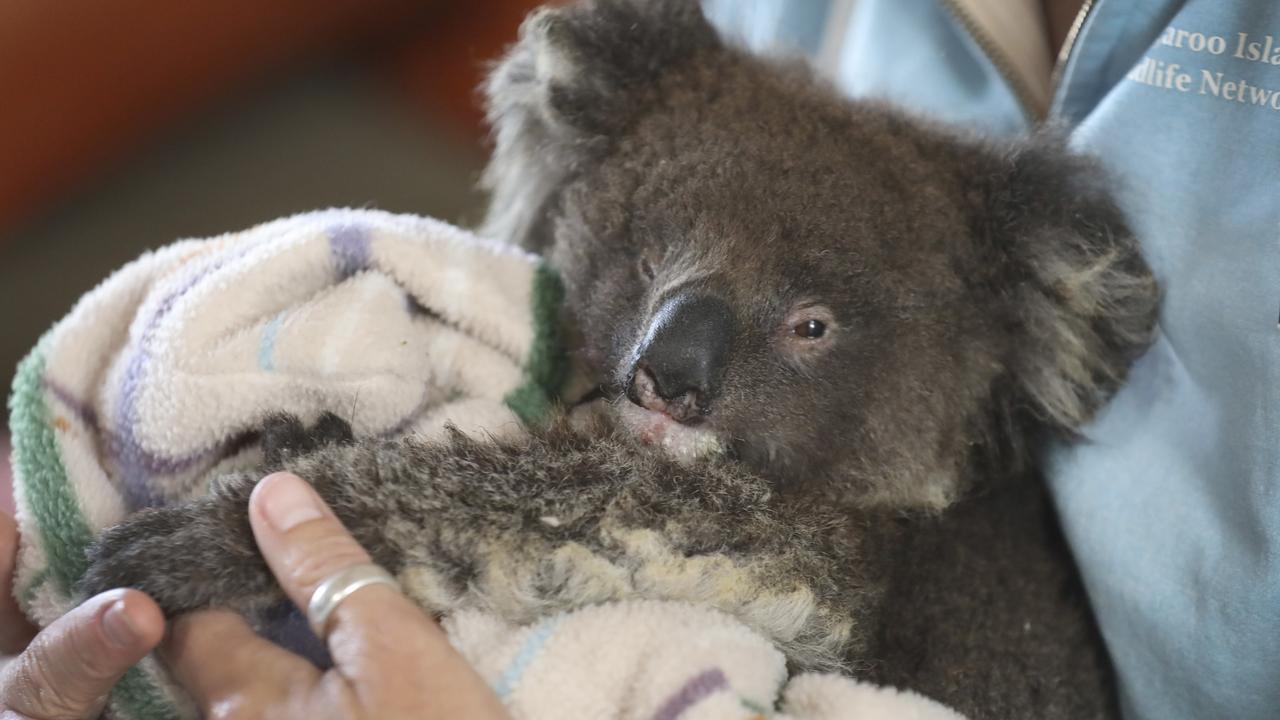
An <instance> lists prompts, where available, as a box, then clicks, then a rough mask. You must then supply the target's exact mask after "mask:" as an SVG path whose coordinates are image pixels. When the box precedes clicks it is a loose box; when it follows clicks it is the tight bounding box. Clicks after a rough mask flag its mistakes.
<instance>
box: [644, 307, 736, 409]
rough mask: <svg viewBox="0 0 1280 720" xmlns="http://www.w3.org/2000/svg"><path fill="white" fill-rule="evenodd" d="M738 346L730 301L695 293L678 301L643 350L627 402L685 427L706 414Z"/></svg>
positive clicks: (658, 318)
mask: <svg viewBox="0 0 1280 720" xmlns="http://www.w3.org/2000/svg"><path fill="white" fill-rule="evenodd" d="M732 340H733V313H732V312H731V311H730V309H729V305H728V304H727V303H725V301H723V300H721V299H719V298H716V297H712V296H709V295H697V294H692V293H681V294H679V295H676V296H674V297H672V298H671V299H670V300H668V301H667V302H666V303H665V304H664V305H663V306H662V308H660V309H659V310H658V312H657V314H656V315H655V316H654V319H653V323H652V324H651V325H650V326H649V331H648V333H646V335H645V338H644V340H643V341H642V342H641V343H640V347H639V348H638V349H637V352H636V360H635V363H634V365H632V367H631V377H630V378H629V380H628V383H627V397H628V398H630V400H631V402H633V403H635V404H637V405H640V406H641V407H646V408H648V409H650V410H656V411H658V412H665V413H667V414H668V415H671V416H672V417H673V418H675V419H676V420H679V421H681V422H686V421H689V420H692V419H694V418H695V417H698V416H699V415H702V414H705V413H706V412H707V408H708V406H709V403H710V401H711V399H712V398H713V397H715V394H716V391H717V390H718V389H719V383H720V376H721V374H722V373H723V371H724V366H725V362H726V360H727V359H728V357H729V347H730V345H731V343H732Z"/></svg>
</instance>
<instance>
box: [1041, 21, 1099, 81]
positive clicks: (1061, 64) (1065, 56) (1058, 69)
mask: <svg viewBox="0 0 1280 720" xmlns="http://www.w3.org/2000/svg"><path fill="white" fill-rule="evenodd" d="M1096 4H1097V2H1096V1H1095V0H1084V4H1083V5H1081V6H1080V12H1078V13H1076V19H1075V20H1073V21H1072V23H1071V29H1070V30H1067V39H1066V40H1065V41H1064V42H1063V43H1062V49H1060V50H1059V51H1058V59H1057V60H1056V61H1055V62H1054V63H1053V74H1052V75H1050V76H1049V105H1050V106H1052V105H1053V98H1054V96H1056V95H1057V94H1058V86H1059V85H1061V84H1062V74H1063V73H1064V72H1065V71H1066V69H1067V61H1068V60H1070V59H1071V52H1072V51H1073V50H1075V49H1076V39H1077V38H1078V37H1079V36H1080V28H1082V27H1084V21H1085V20H1088V19H1089V13H1090V12H1091V11H1092V10H1093V6H1094V5H1096Z"/></svg>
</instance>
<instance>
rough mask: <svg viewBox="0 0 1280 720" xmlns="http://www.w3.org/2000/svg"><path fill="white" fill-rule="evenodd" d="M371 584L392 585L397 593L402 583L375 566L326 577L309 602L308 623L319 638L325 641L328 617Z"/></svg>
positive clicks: (361, 565)
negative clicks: (353, 595)
mask: <svg viewBox="0 0 1280 720" xmlns="http://www.w3.org/2000/svg"><path fill="white" fill-rule="evenodd" d="M370 585H390V586H391V587H393V588H395V589H396V591H397V592H399V590H400V583H398V582H396V579H395V578H394V577H391V573H389V572H387V571H386V570H383V569H382V568H380V567H378V566H377V565H374V564H373V563H361V564H359V565H352V566H351V567H349V568H347V569H345V570H339V571H338V572H336V573H334V574H332V575H330V576H329V577H327V578H325V579H324V582H322V583H320V586H319V587H317V588H316V591H315V592H313V593H311V602H309V603H307V620H308V621H309V622H310V623H311V631H312V632H314V633H315V634H316V637H318V638H320V639H321V640H324V639H326V635H327V634H328V626H329V616H330V615H332V614H333V611H334V610H336V609H338V606H339V605H341V604H342V601H343V600H346V599H347V598H349V597H351V595H352V594H353V593H355V592H356V591H357V590H359V589H360V588H364V587H368V586H370Z"/></svg>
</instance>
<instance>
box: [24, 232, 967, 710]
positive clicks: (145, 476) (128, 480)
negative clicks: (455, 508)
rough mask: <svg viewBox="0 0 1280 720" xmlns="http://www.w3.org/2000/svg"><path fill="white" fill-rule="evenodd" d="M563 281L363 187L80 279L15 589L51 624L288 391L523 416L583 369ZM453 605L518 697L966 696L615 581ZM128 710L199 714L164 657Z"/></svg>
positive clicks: (791, 701) (333, 407)
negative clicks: (571, 336)
mask: <svg viewBox="0 0 1280 720" xmlns="http://www.w3.org/2000/svg"><path fill="white" fill-rule="evenodd" d="M561 297H562V292H561V288H560V285H559V280H558V278H557V276H556V275H555V273H554V272H552V271H550V270H548V269H547V268H546V267H545V266H544V265H542V264H541V263H540V261H539V259H538V258H537V257H535V256H531V255H528V254H525V253H522V252H520V251H518V250H514V249H512V248H510V247H507V246H504V245H499V244H495V243H489V242H485V241H483V240H480V239H477V238H475V237H473V236H471V235H469V234H467V233H466V232H464V231H461V230H459V229H457V228H454V227H451V226H449V225H446V224H444V223H441V222H438V221H435V220H430V219H424V218H417V217H410V216H396V215H389V214H386V213H381V212H375V211H367V210H330V211H323V212H316V213H309V214H303V215H298V216H294V217H291V218H286V219H283V220H279V221H275V222H271V223H267V224H264V225H260V226H257V227H254V228H251V229H249V230H247V231H244V232H241V233H232V234H228V235H224V236H220V237H217V238H212V239H209V240H203V241H195V240H191V241H183V242H179V243H177V244H174V245H172V246H169V247H166V248H164V249H162V250H160V251H157V252H154V253H151V254H148V255H145V256H143V257H142V258H140V259H139V260H137V261H135V262H134V263H132V264H130V265H128V266H126V267H125V268H123V269H122V270H120V271H119V272H117V273H116V274H114V275H113V276H112V277H111V278H109V279H108V280H107V281H105V282H104V283H103V284H102V285H101V286H99V287H98V288H96V289H95V290H93V291H92V292H90V293H89V294H88V295H86V296H85V297H84V298H83V299H82V300H81V301H80V303H79V304H77V306H76V307H75V309H73V310H72V312H71V314H70V315H68V316H67V317H66V318H65V319H64V320H62V321H61V322H59V323H58V324H57V325H55V326H54V328H53V329H52V330H50V331H49V333H48V334H47V335H46V336H45V337H44V338H43V339H42V340H41V341H40V343H39V345H38V346H37V347H36V349H35V350H34V351H33V352H32V353H31V354H30V355H29V356H28V358H27V359H26V360H25V361H24V362H23V363H22V365H21V366H20V368H19V371H18V374H17V377H16V378H15V381H14V392H13V395H12V397H11V400H10V411H11V416H10V424H11V429H12V434H13V438H12V440H13V465H14V478H15V483H16V502H17V511H18V522H19V526H20V528H21V531H22V545H21V547H20V548H19V558H18V561H19V565H18V570H17V574H16V579H15V594H16V595H17V597H18V600H19V602H20V603H21V605H22V607H23V608H24V610H25V611H26V612H27V613H28V615H30V616H31V617H32V619H33V620H35V621H36V622H38V623H39V624H41V625H47V624H48V623H50V622H52V621H53V620H55V619H56V618H58V617H59V616H61V615H62V614H63V613H64V612H66V611H67V610H68V609H70V607H71V605H72V604H73V603H74V601H75V597H74V587H75V584H76V582H77V580H78V579H79V577H80V576H81V575H82V573H83V572H84V570H85V565H86V560H85V555H84V551H85V548H86V547H87V546H88V544H89V543H90V542H92V539H93V538H94V537H95V536H96V535H97V534H98V533H99V532H101V530H102V529H104V528H106V527H108V526H110V525H113V524H115V523H117V522H119V521H120V520H122V519H123V518H124V517H126V516H127V515H128V514H129V513H131V512H134V511H136V510H139V509H142V508H145V507H153V506H160V505H168V504H172V503H176V502H182V501H184V500H188V499H191V498H193V497H197V496H199V495H201V494H202V493H204V492H205V491H206V485H207V482H208V481H209V480H210V479H211V478H212V477H215V476H217V475H218V474H219V473H222V472H227V471H233V470H241V469H250V468H253V467H255V466H256V465H258V464H259V462H260V461H261V450H260V448H259V447H258V442H257V439H258V438H257V433H256V431H257V429H258V428H260V427H261V425H262V420H263V418H264V417H265V416H266V415H268V414H270V413H275V412H280V411H284V412H288V413H292V414H294V415H297V416H298V417H300V418H301V419H303V421H304V422H308V421H311V420H314V418H316V417H317V416H318V415H319V414H321V413H322V412H325V411H332V412H336V413H337V414H339V415H340V416H342V417H343V418H345V419H348V420H349V421H350V422H351V424H352V427H353V430H354V431H355V432H356V434H357V435H360V436H377V435H398V434H403V433H417V434H420V435H425V436H432V435H436V434H439V433H441V432H442V431H443V429H444V427H445V425H446V423H452V424H454V425H456V426H457V427H459V428H460V429H462V430H463V431H464V432H475V431H483V432H485V433H489V434H492V435H503V434H506V433H520V432H523V429H524V427H525V424H526V423H531V422H536V421H538V420H539V419H540V418H542V417H543V416H544V415H545V414H546V413H547V412H548V411H549V410H550V408H551V406H552V404H553V402H554V401H555V399H556V397H557V394H558V393H559V392H560V390H561V389H562V387H564V384H565V382H566V375H567V368H566V363H565V361H564V354H563V352H562V349H561V347H560V345H559V335H558V332H557V322H558V316H559V304H560V301H561ZM294 620H295V621H296V618H294ZM285 624H286V625H287V624H288V623H287V621H286V622H285ZM447 628H448V630H449V631H450V636H451V639H452V640H453V642H454V643H455V645H457V646H458V647H459V649H460V650H461V651H462V652H463V653H464V654H465V655H466V656H467V657H468V658H470V659H471V660H472V661H473V662H474V663H475V664H476V665H477V667H478V668H480V670H481V672H482V673H483V674H484V675H485V677H486V678H488V679H489V680H490V682H491V683H493V685H494V687H495V689H496V690H497V691H498V692H499V694H500V695H502V696H503V698H504V700H505V701H506V702H507V703H508V707H510V708H511V710H512V713H513V715H514V716H515V717H517V718H557V719H559V718H577V717H583V718H606V717H617V718H630V717H636V718H640V717H644V718H650V717H652V718H677V717H680V718H721V717H724V718H748V717H751V716H752V715H753V714H757V715H761V716H773V712H774V711H773V709H772V708H773V707H774V706H775V704H776V703H777V702H778V700H779V698H782V709H781V712H783V713H786V715H785V717H797V718H800V717H804V718H835V717H849V718H872V719H874V718H881V717H895V718H898V717H920V718H954V717H957V716H956V715H954V713H951V712H950V711H948V710H946V709H944V708H941V707H940V706H937V705H935V704H933V703H931V702H929V701H927V700H924V699H922V698H920V697H918V696H914V695H900V694H897V693H895V692H894V691H889V690H880V689H876V688H871V687H868V686H865V685H860V684H857V683H855V682H853V681H852V680H849V679H844V678H838V677H835V676H803V677H801V678H797V679H795V680H793V681H791V682H790V683H789V684H786V686H785V689H784V683H785V681H786V674H785V668H784V663H783V659H782V655H781V654H780V653H779V652H778V650H777V649H776V648H774V647H773V646H772V645H771V644H770V643H769V642H768V641H767V640H765V639H764V638H763V637H761V636H759V635H757V634H755V633H753V632H752V631H751V630H749V629H748V628H747V627H746V626H745V625H743V624H741V623H740V622H738V621H737V620H734V619H733V618H731V617H729V616H727V615H723V614H720V613H717V612H715V611H712V610H709V609H705V608H699V607H695V606H691V605H685V604H681V603H675V602H667V603H657V602H639V601H637V602H622V603H614V604H610V605H601V606H598V607H591V608H584V609H581V610H578V611H575V612H571V613H568V614H565V615H560V616H556V617H553V618H548V619H546V620H544V621H543V622H541V623H538V624H536V625H533V626H530V627H525V628H514V627H509V626H507V625H505V624H504V623H503V622H502V621H501V620H500V619H499V618H497V617H495V616H491V615H486V614H484V613H478V612H463V613H459V614H457V615H456V616H454V617H452V618H449V619H448V621H447ZM285 634H286V635H287V633H285ZM281 636H283V635H281ZM110 710H111V713H112V715H113V716H114V717H117V718H126V719H136V720H152V719H156V718H177V717H191V716H194V711H193V708H191V707H190V705H189V703H188V702H187V700H186V699H185V697H184V696H183V694H182V693H181V692H180V691H179V690H178V689H177V688H176V687H174V686H173V685H172V684H171V683H170V682H169V681H168V679H167V677H166V675H165V673H164V671H163V669H161V668H160V667H159V666H158V665H157V664H156V663H155V662H154V661H153V660H150V659H148V660H146V661H144V662H143V663H142V664H141V665H140V666H139V667H138V668H135V669H134V670H132V671H131V672H130V673H129V674H128V675H126V677H125V678H124V679H123V680H122V681H121V682H120V683H119V685H118V686H117V688H116V690H115V692H114V693H113V696H112V700H111V704H110ZM910 713H916V714H914V715H913V714H910Z"/></svg>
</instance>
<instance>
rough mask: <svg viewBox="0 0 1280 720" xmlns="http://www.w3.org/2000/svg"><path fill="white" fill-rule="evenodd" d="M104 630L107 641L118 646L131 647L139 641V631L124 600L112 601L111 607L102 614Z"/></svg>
mask: <svg viewBox="0 0 1280 720" xmlns="http://www.w3.org/2000/svg"><path fill="white" fill-rule="evenodd" d="M102 632H103V634H105V635H106V636H107V641H108V642H110V643H111V644H112V645H115V646H116V647H118V648H131V647H133V645H134V643H136V642H137V641H138V632H137V631H136V630H135V629H134V627H133V622H132V621H131V620H130V619H129V612H128V611H127V610H125V607H124V600H117V601H115V602H113V603H111V607H109V608H107V611H106V612H105V613H103V614H102Z"/></svg>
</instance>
